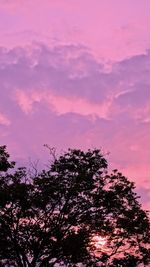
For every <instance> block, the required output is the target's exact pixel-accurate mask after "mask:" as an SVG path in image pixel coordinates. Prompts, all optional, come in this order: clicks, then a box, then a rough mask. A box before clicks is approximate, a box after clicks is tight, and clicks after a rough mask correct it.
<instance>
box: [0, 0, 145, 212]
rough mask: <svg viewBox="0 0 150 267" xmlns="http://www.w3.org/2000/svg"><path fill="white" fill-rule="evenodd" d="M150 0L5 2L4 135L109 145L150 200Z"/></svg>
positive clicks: (1, 29)
mask: <svg viewBox="0 0 150 267" xmlns="http://www.w3.org/2000/svg"><path fill="white" fill-rule="evenodd" d="M149 10H150V1H149V0H132V1H131V0H126V1H120V0H115V1H108V0H32V1H31V0H26V1H24V0H16V1H15V0H13V1H12V0H1V1H0V62H1V64H0V85H1V89H0V137H1V143H2V144H6V145H7V146H8V150H9V152H10V153H11V155H13V156H14V157H15V159H16V160H17V159H18V160H21V159H22V160H27V159H28V157H33V158H41V160H42V158H43V157H46V156H47V154H46V152H45V150H44V148H43V144H45V143H47V144H49V145H50V146H55V147H57V148H58V150H61V149H67V148H68V147H80V148H84V149H86V148H93V147H98V148H102V149H103V151H104V152H107V151H110V152H111V153H110V155H109V156H108V160H109V162H110V164H111V166H112V167H117V168H119V170H121V171H122V172H123V173H124V174H126V175H128V177H130V178H131V180H134V181H135V182H136V186H137V190H138V192H139V194H141V196H142V201H143V203H144V206H145V207H146V208H148V207H150V134H149V133H150V50H149V49H150V16H149Z"/></svg>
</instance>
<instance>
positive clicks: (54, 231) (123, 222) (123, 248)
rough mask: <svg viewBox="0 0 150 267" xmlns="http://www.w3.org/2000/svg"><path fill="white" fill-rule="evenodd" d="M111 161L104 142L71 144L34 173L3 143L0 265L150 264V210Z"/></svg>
mask: <svg viewBox="0 0 150 267" xmlns="http://www.w3.org/2000/svg"><path fill="white" fill-rule="evenodd" d="M12 168H13V171H12ZM107 168H108V166H107V161H106V159H105V158H104V157H103V155H102V154H101V151H100V150H97V149H94V150H88V151H87V152H83V151H81V150H71V149H69V150H68V151H67V152H65V153H64V154H62V155H60V156H59V157H54V160H53V162H52V163H51V165H50V167H49V169H48V170H43V171H41V172H40V173H38V172H36V175H35V176H34V177H30V179H29V177H28V172H27V170H26V169H25V168H18V169H15V166H14V162H10V161H9V154H8V153H7V152H6V147H5V146H3V147H0V266H5V267H6V266H13V267H16V266H19V267H48V266H55V264H56V263H57V264H59V266H63V265H65V266H70V267H71V266H78V263H82V264H83V266H109V267H112V266H118V267H119V266H122V267H123V266H126V267H128V266H130V267H131V266H133V267H134V266H138V265H139V264H140V263H143V264H145V266H149V264H150V256H149V255H150V253H149V242H150V236H149V226H150V223H149V218H148V214H147V212H145V211H144V210H142V208H141V205H140V204H139V202H138V197H137V195H136V193H135V192H134V184H133V183H132V182H130V181H129V180H128V179H127V178H126V177H124V176H123V175H122V174H121V173H119V172H118V171H117V170H114V171H113V172H112V173H111V174H108V171H107ZM9 169H11V170H10V171H9ZM31 178H32V179H31ZM93 236H100V237H104V238H105V240H106V242H105V244H104V245H99V246H97V244H96V243H94V242H92V238H93Z"/></svg>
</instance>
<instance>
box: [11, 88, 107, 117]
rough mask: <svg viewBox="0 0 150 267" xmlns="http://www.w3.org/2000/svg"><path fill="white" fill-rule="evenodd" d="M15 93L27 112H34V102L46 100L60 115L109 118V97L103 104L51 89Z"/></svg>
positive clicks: (19, 103)
mask: <svg viewBox="0 0 150 267" xmlns="http://www.w3.org/2000/svg"><path fill="white" fill-rule="evenodd" d="M15 94H16V101H17V102H18V105H19V106H20V108H21V109H22V111H23V112H25V113H26V114H29V113H31V112H34V103H38V102H44V103H46V104H47V105H48V107H49V108H50V110H52V111H53V112H56V114H58V115H63V114H67V113H75V114H80V115H82V116H92V117H93V119H94V117H99V118H104V119H109V115H108V114H109V107H110V105H111V100H110V99H109V98H108V100H106V101H104V102H103V103H101V104H94V103H90V101H88V100H85V99H82V98H77V97H73V98H72V97H70V98H69V97H63V96H59V95H58V94H54V93H53V91H50V90H48V91H47V90H43V91H37V90H32V91H29V92H25V91H23V90H17V91H16V93H15Z"/></svg>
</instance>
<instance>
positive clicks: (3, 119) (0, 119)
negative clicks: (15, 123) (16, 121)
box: [0, 113, 11, 126]
mask: <svg viewBox="0 0 150 267" xmlns="http://www.w3.org/2000/svg"><path fill="white" fill-rule="evenodd" d="M0 124H1V125H5V126H9V125H10V124H11V121H10V120H9V118H8V117H7V116H6V115H5V114H3V113H0Z"/></svg>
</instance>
